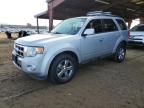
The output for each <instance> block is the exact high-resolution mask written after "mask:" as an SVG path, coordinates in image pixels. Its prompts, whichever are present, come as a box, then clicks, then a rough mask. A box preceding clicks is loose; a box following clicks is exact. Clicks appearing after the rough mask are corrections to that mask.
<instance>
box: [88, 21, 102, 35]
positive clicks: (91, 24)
mask: <svg viewBox="0 0 144 108" xmlns="http://www.w3.org/2000/svg"><path fill="white" fill-rule="evenodd" d="M90 28H93V29H94V30H95V34H97V33H101V32H102V24H101V20H100V19H95V20H92V21H90V22H89V23H88V25H87V26H86V29H90Z"/></svg>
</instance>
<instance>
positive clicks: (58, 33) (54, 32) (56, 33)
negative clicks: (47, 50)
mask: <svg viewBox="0 0 144 108" xmlns="http://www.w3.org/2000/svg"><path fill="white" fill-rule="evenodd" d="M53 34H62V33H60V32H53Z"/></svg>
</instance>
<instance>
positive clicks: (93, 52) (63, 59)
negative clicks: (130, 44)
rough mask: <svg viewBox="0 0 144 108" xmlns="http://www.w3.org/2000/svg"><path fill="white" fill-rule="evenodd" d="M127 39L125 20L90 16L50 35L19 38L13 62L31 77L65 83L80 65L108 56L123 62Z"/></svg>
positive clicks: (72, 20) (67, 22) (65, 24)
mask: <svg viewBox="0 0 144 108" xmlns="http://www.w3.org/2000/svg"><path fill="white" fill-rule="evenodd" d="M127 40H128V29H127V26H126V24H125V22H124V20H123V19H122V18H120V17H117V16H112V15H107V14H104V13H102V14H92V13H90V14H89V15H88V16H85V17H76V18H70V19H67V20H64V21H63V22H62V23H60V24H59V25H58V26H57V27H55V28H54V29H53V30H52V32H51V33H49V34H45V35H41V34H37V35H31V36H28V37H23V38H19V39H17V40H16V41H15V43H14V50H13V52H12V59H13V63H14V64H15V65H16V67H17V68H19V69H20V70H22V71H23V72H24V73H26V74H28V75H30V76H32V77H34V78H37V79H40V80H43V79H47V78H48V79H50V81H52V82H54V83H59V84H62V83H66V82H68V81H70V80H71V79H72V78H73V77H74V76H75V73H76V72H77V68H78V64H84V63H87V62H89V61H91V60H95V59H97V58H104V57H107V56H113V58H114V60H116V61H117V62H123V61H124V59H125V54H126V44H127Z"/></svg>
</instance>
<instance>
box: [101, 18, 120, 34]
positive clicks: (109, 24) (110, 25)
mask: <svg viewBox="0 0 144 108" xmlns="http://www.w3.org/2000/svg"><path fill="white" fill-rule="evenodd" d="M102 22H103V31H104V32H112V31H117V30H118V28H117V26H116V25H115V23H114V21H113V20H112V19H103V20H102Z"/></svg>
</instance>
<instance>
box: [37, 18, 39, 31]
mask: <svg viewBox="0 0 144 108" xmlns="http://www.w3.org/2000/svg"><path fill="white" fill-rule="evenodd" d="M37 32H38V34H39V21H38V18H37Z"/></svg>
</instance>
